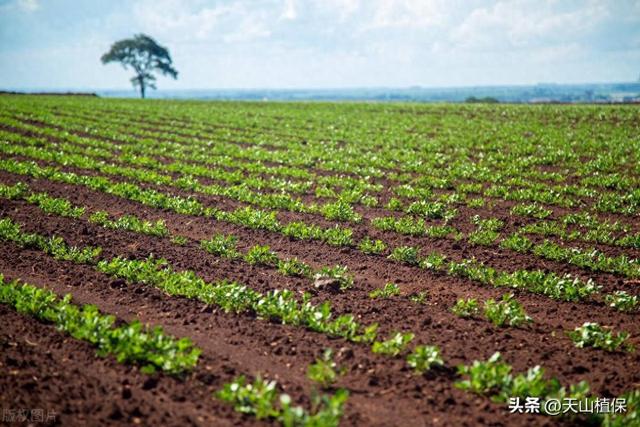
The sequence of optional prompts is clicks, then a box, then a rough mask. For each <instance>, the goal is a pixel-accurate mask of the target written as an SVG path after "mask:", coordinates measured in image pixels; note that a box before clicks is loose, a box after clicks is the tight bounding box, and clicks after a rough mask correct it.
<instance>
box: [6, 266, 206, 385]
mask: <svg viewBox="0 0 640 427" xmlns="http://www.w3.org/2000/svg"><path fill="white" fill-rule="evenodd" d="M0 303H2V304H6V305H8V306H10V307H13V308H14V309H16V310H17V311H18V312H20V313H23V314H26V315H29V316H33V317H35V318H37V319H39V320H41V321H44V322H48V323H52V324H54V325H55V326H56V327H57V328H58V329H59V330H61V331H64V332H65V333H67V334H69V335H71V336H72V337H74V338H76V339H78V340H82V341H86V342H88V343H90V344H92V345H93V346H95V347H96V349H97V352H98V355H100V356H107V355H109V356H114V357H115V358H116V360H117V361H118V362H120V363H133V364H137V365H140V366H141V370H142V372H144V373H153V372H155V371H156V370H160V371H162V372H166V373H169V374H181V373H184V372H188V371H190V370H192V369H193V368H194V367H195V366H196V364H197V363H198V358H199V356H200V353H201V350H200V349H198V348H196V347H194V345H193V343H192V342H191V340H190V339H189V338H180V339H176V338H173V337H171V336H169V335H167V334H165V332H164V331H163V330H162V328H161V327H159V326H156V327H150V326H148V325H143V324H142V323H140V322H139V321H137V320H136V321H133V322H131V323H122V322H118V323H116V318H115V317H114V316H112V315H107V314H103V313H101V312H100V311H99V310H98V309H97V307H95V306H93V305H76V304H74V303H73V302H72V300H71V295H66V296H65V297H64V298H59V297H58V296H57V295H56V294H55V293H53V292H51V291H49V290H46V289H43V288H40V287H37V286H33V285H30V284H27V283H20V282H18V281H17V280H14V281H11V282H9V281H6V280H5V279H4V277H3V275H2V274H0Z"/></svg>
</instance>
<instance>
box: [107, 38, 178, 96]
mask: <svg viewBox="0 0 640 427" xmlns="http://www.w3.org/2000/svg"><path fill="white" fill-rule="evenodd" d="M101 60H102V63H103V64H108V63H109V62H120V63H122V66H123V67H124V68H125V70H126V69H127V67H128V66H131V67H132V68H133V70H134V71H135V72H136V75H135V76H134V77H132V78H131V83H133V86H134V87H135V86H139V87H140V96H141V97H142V98H144V94H145V91H146V89H147V86H148V87H150V88H153V89H155V88H156V85H155V81H156V77H155V76H154V75H153V74H152V73H153V72H155V71H157V72H160V73H162V75H164V76H167V75H169V76H171V77H173V78H174V79H176V78H177V77H178V71H176V69H175V68H173V67H172V61H171V55H169V51H168V50H167V48H166V47H163V46H160V45H159V44H158V43H156V41H155V40H154V39H152V38H151V37H149V36H147V35H145V34H137V35H135V36H134V37H133V38H131V39H124V40H120V41H117V42H115V43H114V44H113V45H112V46H111V49H109V52H107V53H105V54H104V55H102V58H101Z"/></svg>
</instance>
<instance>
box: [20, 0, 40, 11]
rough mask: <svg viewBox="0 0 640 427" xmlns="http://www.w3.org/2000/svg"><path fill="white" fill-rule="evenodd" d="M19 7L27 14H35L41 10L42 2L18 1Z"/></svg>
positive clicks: (34, 0) (35, 0) (32, 0)
mask: <svg viewBox="0 0 640 427" xmlns="http://www.w3.org/2000/svg"><path fill="white" fill-rule="evenodd" d="M18 7H19V8H20V9H22V10H25V11H27V12H34V11H36V10H38V9H40V2H39V1H38V0H18Z"/></svg>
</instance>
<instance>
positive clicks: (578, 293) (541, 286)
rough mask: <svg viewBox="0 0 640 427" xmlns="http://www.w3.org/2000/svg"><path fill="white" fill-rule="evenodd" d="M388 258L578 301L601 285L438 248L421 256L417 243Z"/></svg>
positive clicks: (398, 250) (591, 293)
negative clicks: (452, 256) (504, 267)
mask: <svg viewBox="0 0 640 427" xmlns="http://www.w3.org/2000/svg"><path fill="white" fill-rule="evenodd" d="M389 258H391V259H393V260H395V261H398V262H402V263H404V264H408V265H413V266H418V267H421V268H424V269H429V270H434V271H440V272H444V273H446V274H448V275H451V276H455V277H462V278H466V279H471V280H474V281H477V282H480V283H483V284H486V285H491V286H494V287H506V288H513V289H522V290H526V291H527V292H531V293H535V294H541V295H545V296H547V297H549V298H552V299H557V300H562V301H579V300H583V299H585V298H588V297H590V296H591V295H593V294H594V293H596V292H598V290H599V287H598V286H597V285H596V284H595V283H593V281H592V280H591V279H589V280H588V281H586V282H584V281H582V280H580V279H579V278H577V277H572V276H571V275H568V274H565V275H563V276H560V275H557V274H556V273H553V272H544V271H542V270H533V271H531V270H516V271H514V272H511V273H510V272H506V271H498V270H496V269H494V268H492V267H488V266H485V265H484V264H482V263H480V262H478V261H476V260H474V259H466V260H463V261H455V260H450V261H447V257H446V256H445V255H443V254H440V253H438V252H431V253H430V254H429V255H427V256H422V255H421V254H420V251H419V249H418V248H417V247H414V246H399V247H396V248H394V249H393V251H392V252H391V255H389Z"/></svg>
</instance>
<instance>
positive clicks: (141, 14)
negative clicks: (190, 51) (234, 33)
mask: <svg viewBox="0 0 640 427" xmlns="http://www.w3.org/2000/svg"><path fill="white" fill-rule="evenodd" d="M233 10H234V8H233V6H227V5H219V6H213V7H200V8H193V7H191V6H189V3H187V2H183V1H180V0H141V1H138V2H137V3H135V4H134V6H133V14H134V18H135V20H136V22H137V23H138V24H139V25H140V26H141V27H142V28H143V29H144V30H145V31H149V32H153V33H154V34H156V33H159V34H161V35H164V36H170V37H172V36H176V35H177V36H178V37H179V38H181V39H184V40H190V39H194V38H195V39H198V40H203V39H206V38H207V37H208V36H209V35H211V33H212V32H213V30H214V28H215V26H216V24H218V22H219V21H220V19H221V17H223V16H224V15H226V14H229V13H231V12H232V11H233Z"/></svg>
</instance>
